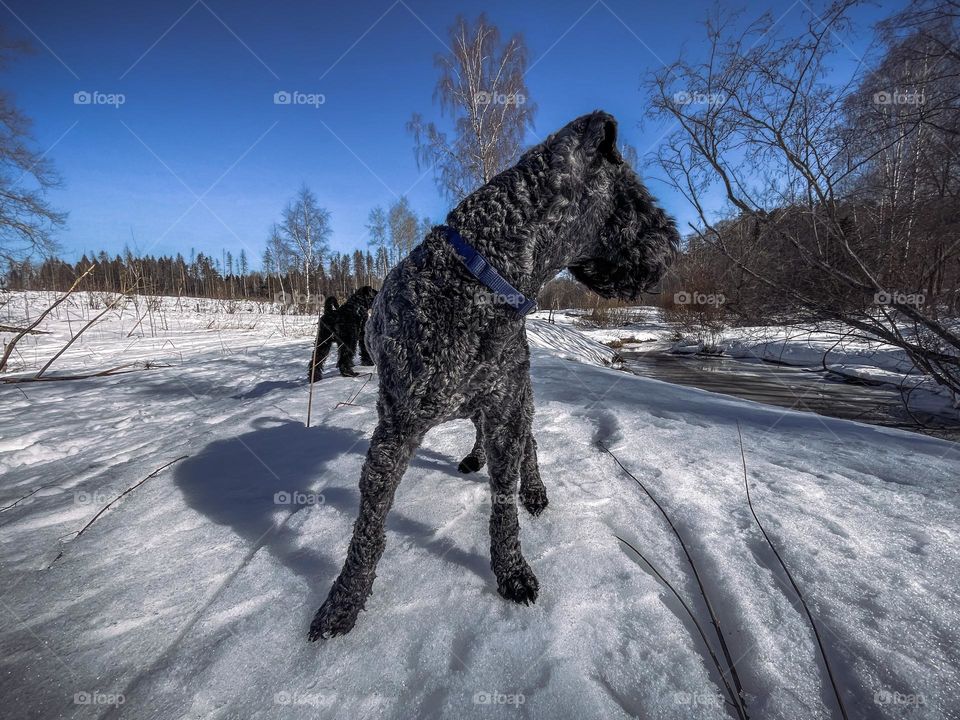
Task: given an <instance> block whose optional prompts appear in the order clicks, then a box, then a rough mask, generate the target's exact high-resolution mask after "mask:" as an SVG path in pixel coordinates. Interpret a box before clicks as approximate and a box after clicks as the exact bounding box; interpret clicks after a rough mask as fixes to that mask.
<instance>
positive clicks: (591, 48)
mask: <svg viewBox="0 0 960 720" xmlns="http://www.w3.org/2000/svg"><path fill="white" fill-rule="evenodd" d="M710 5H711V4H710V3H709V2H701V1H700V0H692V1H690V2H669V3H668V2H636V1H634V2H627V1H625V0H596V2H595V1H594V0H577V1H572V0H569V1H568V0H558V1H557V2H543V3H534V2H517V1H516V0H513V1H511V2H501V1H499V0H495V1H492V2H483V3H476V2H472V3H471V2H456V1H455V2H442V1H437V2H434V1H432V0H429V1H423V0H404V2H399V1H398V2H394V0H378V1H372V0H363V1H358V2H347V3H339V2H322V3H318V2H301V1H300V0H294V1H291V2H285V3H263V2H252V1H248V0H234V1H229V2H228V1H227V0H197V1H196V2H195V1H194V0H176V1H170V2H129V1H128V0H124V1H119V0H103V1H99V2H66V1H63V2H49V1H46V0H40V1H38V0H2V2H0V17H3V20H2V23H3V25H4V27H5V28H6V29H7V31H8V33H9V34H11V35H13V36H16V37H22V38H26V39H29V40H31V41H32V42H33V44H34V45H35V47H36V53H34V54H33V55H30V56H26V57H23V58H21V59H20V60H18V61H17V62H16V63H14V64H13V65H12V66H11V67H10V68H9V69H8V70H7V71H6V72H5V73H4V77H3V80H2V82H3V85H2V87H3V88H4V89H6V90H9V91H11V92H12V94H13V96H14V98H15V101H16V102H17V104H18V105H19V106H20V108H21V109H22V110H23V111H25V112H26V113H27V114H28V115H29V116H31V117H32V118H33V119H34V136H35V138H36V145H37V147H38V148H40V149H41V150H47V151H48V156H49V157H50V158H51V159H52V160H53V162H54V164H55V166H56V167H57V169H58V170H59V172H60V174H61V175H62V177H63V179H64V186H63V187H62V188H59V189H57V190H55V191H54V192H53V195H52V200H53V202H54V203H55V205H56V206H57V207H58V208H59V209H62V210H66V211H68V212H69V220H68V226H67V228H66V229H65V230H64V231H62V232H61V233H60V234H59V236H58V238H59V240H60V242H61V244H62V246H63V250H64V251H63V255H64V256H65V257H68V258H71V259H75V258H77V257H79V255H80V254H81V253H82V252H84V251H87V250H91V249H95V250H99V249H101V248H105V249H107V250H108V251H110V252H118V251H120V250H121V249H122V248H123V247H124V245H129V246H130V247H131V248H132V249H133V250H134V251H135V252H140V253H152V254H159V253H176V252H183V253H184V254H185V255H186V254H188V253H189V252H190V249H191V248H194V249H196V250H197V251H202V252H208V253H212V254H214V255H216V256H217V257H219V256H220V253H221V251H222V250H224V249H225V250H229V251H231V252H233V253H234V254H235V255H236V254H238V253H239V251H240V250H241V249H246V251H247V254H248V256H250V257H251V259H252V260H253V261H254V262H255V263H259V258H260V254H261V252H262V249H263V246H264V240H265V238H266V235H267V233H268V230H269V228H270V225H271V224H272V223H273V222H274V221H275V220H276V219H277V218H278V216H279V214H280V211H281V210H282V208H283V206H284V204H285V203H286V202H287V200H288V199H289V198H290V197H291V196H292V195H293V194H294V192H295V191H296V190H297V188H298V187H299V186H300V185H301V184H302V183H304V182H305V183H307V184H308V185H309V186H310V187H311V188H312V189H313V191H314V192H315V194H316V195H317V196H318V198H319V200H320V202H321V204H322V205H323V206H325V207H326V208H327V209H328V210H330V211H331V213H332V219H333V231H334V232H333V238H332V241H331V247H332V248H333V249H334V250H339V251H347V250H350V249H353V248H355V247H358V246H365V245H366V231H365V228H364V225H365V222H366V218H367V214H368V212H369V211H370V209H371V208H372V207H374V206H375V205H383V206H387V205H389V204H390V203H391V202H392V201H393V200H395V199H396V197H398V196H400V195H404V194H405V195H407V196H408V197H409V199H410V202H411V205H412V206H413V208H414V209H415V211H416V212H417V213H418V214H420V215H426V216H428V217H430V218H431V219H432V220H434V221H440V220H442V218H443V217H444V215H445V214H446V212H447V210H448V207H447V202H446V201H445V200H444V199H443V198H442V197H441V196H440V195H439V193H438V192H437V190H436V188H435V185H434V183H433V179H432V176H431V175H430V174H429V173H428V174H424V172H422V171H421V170H420V169H418V168H417V165H416V162H415V160H414V156H413V151H412V139H411V137H410V136H409V134H408V133H407V132H406V131H405V129H404V124H405V123H406V121H407V120H408V119H409V118H410V115H411V114H412V113H413V112H414V111H418V112H421V113H423V114H424V115H425V116H426V117H427V118H436V117H437V116H438V115H439V111H438V109H437V107H436V105H434V103H433V99H432V95H433V88H434V84H435V82H436V77H437V75H436V70H435V69H434V66H433V58H434V55H435V54H436V53H437V52H440V51H443V50H444V45H443V41H445V38H446V32H447V27H448V26H449V25H450V24H451V23H452V21H453V19H454V18H455V16H456V15H457V13H464V14H466V15H467V16H468V17H471V18H473V17H475V16H476V15H477V14H478V13H479V12H481V11H485V12H486V13H487V15H488V16H489V18H490V19H491V20H492V21H493V22H495V23H497V24H498V25H499V26H500V28H501V29H502V31H503V32H504V34H506V35H509V34H511V33H513V32H521V33H523V35H524V37H525V39H526V41H527V45H528V47H529V49H530V57H531V69H530V71H529V73H528V76H527V81H528V86H529V90H530V94H531V96H532V98H533V100H535V101H536V102H537V104H538V106H539V112H538V114H537V117H536V126H535V128H534V131H535V132H534V134H531V135H530V136H529V137H528V140H529V142H530V143H533V142H536V140H537V137H543V136H545V135H546V134H548V133H549V132H551V131H553V130H555V129H556V128H558V127H560V126H562V125H563V124H564V123H566V122H567V121H569V120H570V119H572V118H573V117H576V116H577V115H580V114H582V113H584V112H587V111H590V110H592V109H595V108H603V109H605V110H608V111H610V112H612V113H613V114H614V115H615V116H616V117H617V118H618V119H619V120H620V124H621V132H622V137H623V139H624V140H626V141H628V142H630V143H631V144H633V145H634V146H635V147H636V148H637V149H638V150H639V151H640V153H641V156H642V155H643V154H644V152H645V151H648V150H651V149H653V148H655V147H656V144H657V141H658V139H659V138H660V136H661V134H662V133H663V131H664V130H665V129H666V127H665V126H657V125H656V124H651V123H650V122H646V123H644V124H643V126H642V127H641V126H640V124H639V123H640V120H641V119H642V118H643V116H644V113H645V107H644V103H643V95H642V93H641V91H640V83H641V78H642V77H643V76H645V75H646V74H647V73H649V72H650V71H652V70H655V69H656V68H658V67H659V66H660V61H661V60H663V61H667V62H669V61H671V60H673V59H675V58H676V56H677V55H678V53H679V52H680V50H681V48H686V50H688V51H689V52H691V53H694V54H695V53H696V52H697V50H698V46H699V43H700V42H701V38H702V33H703V31H702V27H701V25H700V22H701V21H702V19H703V18H704V17H705V15H706V13H707V12H708V10H709V8H710ZM803 8H804V6H803V3H802V2H799V3H794V2H793V1H792V0H786V1H784V2H774V3H770V4H766V3H753V4H751V5H750V6H749V7H748V8H747V12H748V14H750V15H751V16H752V15H758V14H760V13H761V12H763V11H764V10H766V9H771V10H772V12H773V13H774V15H775V16H776V17H781V16H782V20H781V23H782V25H783V27H785V28H789V27H791V26H794V25H796V24H797V23H799V22H800V21H801V20H802V12H803ZM889 10H890V8H889V7H887V8H886V9H884V8H879V7H872V8H866V9H864V10H863V11H861V12H860V13H859V14H858V16H857V17H858V20H859V21H860V22H862V24H863V26H864V28H865V29H866V28H867V27H868V25H869V23H870V22H872V21H874V20H876V19H878V18H879V17H881V16H883V15H885V14H887V13H888V12H889ZM863 37H864V42H866V39H867V37H868V33H867V32H866V31H865V32H864V33H863ZM854 50H857V51H858V52H859V48H854ZM851 62H852V60H851ZM280 90H286V91H294V90H295V91H299V92H303V93H318V94H322V95H323V96H324V99H325V101H324V103H323V104H322V105H319V106H318V107H311V106H285V105H275V104H274V102H273V95H274V93H275V92H277V91H280ZM84 91H86V92H94V91H96V92H99V93H104V94H111V93H113V94H116V93H122V94H123V96H124V103H123V104H122V105H120V106H119V107H114V106H111V105H94V104H89V105H78V104H75V103H74V94H75V93H77V92H84ZM640 169H641V172H643V173H644V174H645V175H647V176H648V177H649V178H650V185H651V189H652V190H653V192H654V193H655V194H658V195H660V196H661V197H662V198H663V200H664V203H665V205H666V206H667V207H668V209H669V210H670V211H671V212H672V213H674V214H675V215H676V216H677V217H678V218H679V219H680V220H681V221H685V220H688V219H692V214H691V210H690V208H688V207H687V206H686V205H685V203H684V202H683V201H682V198H680V197H678V196H675V195H673V194H672V193H670V192H668V191H667V189H666V188H665V186H664V185H663V184H661V183H659V182H657V181H656V177H655V176H656V174H657V173H656V171H655V169H653V168H644V167H643V166H641V168H640ZM651 176H652V177H651Z"/></svg>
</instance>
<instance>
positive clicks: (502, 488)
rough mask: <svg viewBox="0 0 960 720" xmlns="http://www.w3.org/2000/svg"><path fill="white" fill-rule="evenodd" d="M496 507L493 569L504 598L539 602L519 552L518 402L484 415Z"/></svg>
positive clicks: (492, 532)
mask: <svg viewBox="0 0 960 720" xmlns="http://www.w3.org/2000/svg"><path fill="white" fill-rule="evenodd" d="M483 429H484V439H485V444H486V450H487V462H488V463H489V473H490V492H491V497H492V500H493V508H492V510H491V512H490V566H491V568H493V573H494V575H496V576H497V590H498V591H499V592H500V594H501V595H503V597H505V598H507V599H508V600H513V601H514V602H518V603H523V604H524V605H526V604H529V603H531V602H536V599H537V592H538V591H539V589H540V586H539V583H538V582H537V577H536V575H534V574H533V570H531V569H530V566H529V565H528V564H527V561H526V560H525V559H524V557H523V554H522V553H521V551H520V521H519V519H518V517H517V480H518V477H519V475H520V459H521V455H522V453H523V448H524V440H525V436H524V434H523V432H522V418H521V408H520V407H519V406H518V405H517V404H516V403H506V404H505V405H504V404H500V405H498V406H497V407H488V408H485V410H484V416H483Z"/></svg>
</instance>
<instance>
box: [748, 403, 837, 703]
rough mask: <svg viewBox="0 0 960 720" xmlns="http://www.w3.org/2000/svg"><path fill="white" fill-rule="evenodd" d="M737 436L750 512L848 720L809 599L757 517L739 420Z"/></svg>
mask: <svg viewBox="0 0 960 720" xmlns="http://www.w3.org/2000/svg"><path fill="white" fill-rule="evenodd" d="M737 437H738V438H740V460H741V461H742V463H743V487H744V488H746V491H747V504H748V505H749V506H750V514H751V515H753V519H754V522H756V523H757V527H758V528H760V532H761V533H762V534H763V539H764V540H766V541H767V545H769V546H770V549H771V550H772V551H773V555H774V557H776V558H777V562H778V563H780V567H782V568H783V572H784V574H786V576H787V579H788V580H789V581H790V584H791V585H792V586H793V591H794V592H795V593H796V594H797V597H798V598H799V599H800V604H801V605H803V610H804V612H805V613H806V614H807V620H809V621H810V627H812V628H813V634H814V636H816V638H817V645H818V646H819V647H820V656H821V657H822V658H823V666H824V667H825V668H826V669H827V676H828V677H829V678H830V685H831V686H832V687H833V694H834V695H835V696H836V698H837V706H838V707H839V708H840V714H841V715H842V716H843V720H847V709H846V707H844V704H843V698H841V697H840V688H838V687H837V680H836V678H835V677H834V676H833V669H832V668H831V667H830V661H829V660H828V659H827V651H826V649H825V648H824V646H823V638H821V637H820V631H819V630H818V629H817V623H816V622H815V621H814V619H813V613H811V612H810V608H809V607H807V601H806V600H805V599H804V597H803V593H802V592H800V587H799V586H798V585H797V583H796V581H795V580H794V579H793V575H792V574H791V573H790V571H789V570H788V569H787V564H786V563H785V562H784V561H783V558H782V557H780V553H779V552H777V548H776V546H775V545H774V544H773V541H772V540H771V539H770V536H769V535H767V531H766V530H765V529H764V527H763V525H762V524H761V523H760V518H758V517H757V512H756V510H754V509H753V500H752V499H751V497H750V483H749V482H747V456H746V455H745V454H744V452H743V433H742V432H741V430H740V422H739V421H737Z"/></svg>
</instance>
